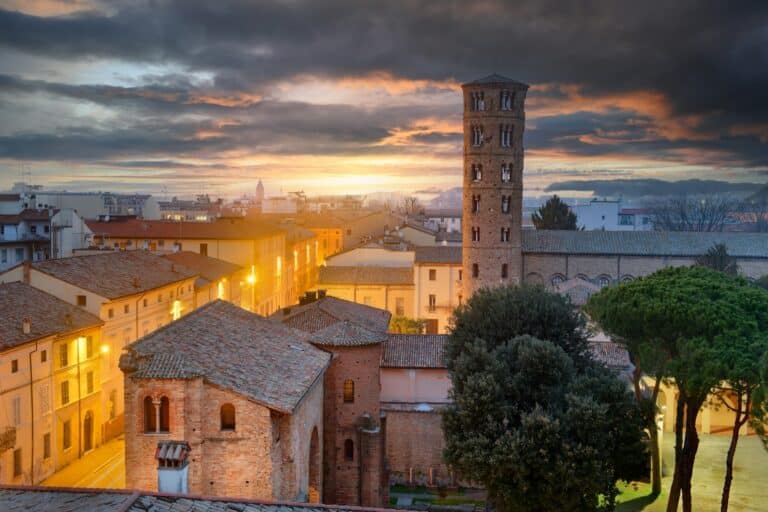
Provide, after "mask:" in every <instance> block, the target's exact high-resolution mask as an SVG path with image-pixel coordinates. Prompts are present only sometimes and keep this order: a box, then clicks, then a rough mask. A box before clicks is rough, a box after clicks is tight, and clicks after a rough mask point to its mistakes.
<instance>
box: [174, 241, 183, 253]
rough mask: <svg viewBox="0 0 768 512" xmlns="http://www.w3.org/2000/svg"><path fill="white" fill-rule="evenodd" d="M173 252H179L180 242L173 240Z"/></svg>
mask: <svg viewBox="0 0 768 512" xmlns="http://www.w3.org/2000/svg"><path fill="white" fill-rule="evenodd" d="M173 252H181V242H173Z"/></svg>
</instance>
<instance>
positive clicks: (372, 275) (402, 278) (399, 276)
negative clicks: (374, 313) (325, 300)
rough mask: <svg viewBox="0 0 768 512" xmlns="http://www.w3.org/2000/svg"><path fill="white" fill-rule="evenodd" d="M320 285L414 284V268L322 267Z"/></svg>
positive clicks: (319, 278)
mask: <svg viewBox="0 0 768 512" xmlns="http://www.w3.org/2000/svg"><path fill="white" fill-rule="evenodd" d="M318 284H319V285H321V286H322V285H326V284H394V285H412V284H413V268H411V267H379V266H333V267H320V275H319V277H318Z"/></svg>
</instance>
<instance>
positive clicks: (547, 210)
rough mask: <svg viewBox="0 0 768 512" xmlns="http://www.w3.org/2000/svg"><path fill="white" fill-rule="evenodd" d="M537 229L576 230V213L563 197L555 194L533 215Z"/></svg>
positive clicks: (532, 218)
mask: <svg viewBox="0 0 768 512" xmlns="http://www.w3.org/2000/svg"><path fill="white" fill-rule="evenodd" d="M531 220H532V221H533V225H534V226H535V227H536V229H566V230H575V229H577V228H576V214H575V213H573V212H572V211H571V209H570V208H569V207H568V205H567V204H565V203H564V202H563V200H562V199H560V198H559V197H557V194H555V195H553V196H552V197H551V198H550V199H549V200H548V201H547V202H546V203H545V204H544V206H542V207H541V208H539V209H538V211H536V212H534V213H533V215H531Z"/></svg>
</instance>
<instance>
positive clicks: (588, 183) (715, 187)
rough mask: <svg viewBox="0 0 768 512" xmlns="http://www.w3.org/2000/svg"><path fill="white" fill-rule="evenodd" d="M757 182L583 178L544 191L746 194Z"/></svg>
mask: <svg viewBox="0 0 768 512" xmlns="http://www.w3.org/2000/svg"><path fill="white" fill-rule="evenodd" d="M764 186H765V185H761V184H759V183H731V182H727V181H722V180H699V179H691V180H680V181H664V180H657V179H619V180H583V181H562V182H559V183H553V184H551V185H550V186H548V187H547V188H546V192H561V191H565V192H592V193H593V194H594V195H596V196H614V197H616V196H625V197H652V196H665V195H699V194H702V195H703V194H715V195H717V194H727V193H736V194H748V193H753V192H755V191H757V190H760V189H762V188H763V187H764Z"/></svg>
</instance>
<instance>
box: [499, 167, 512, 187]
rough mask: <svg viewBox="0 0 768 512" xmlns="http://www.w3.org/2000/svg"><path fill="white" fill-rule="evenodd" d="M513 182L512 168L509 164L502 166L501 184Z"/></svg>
mask: <svg viewBox="0 0 768 512" xmlns="http://www.w3.org/2000/svg"><path fill="white" fill-rule="evenodd" d="M510 181H512V166H511V165H510V164H507V163H503V164H501V182H502V183H509V182H510Z"/></svg>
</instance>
